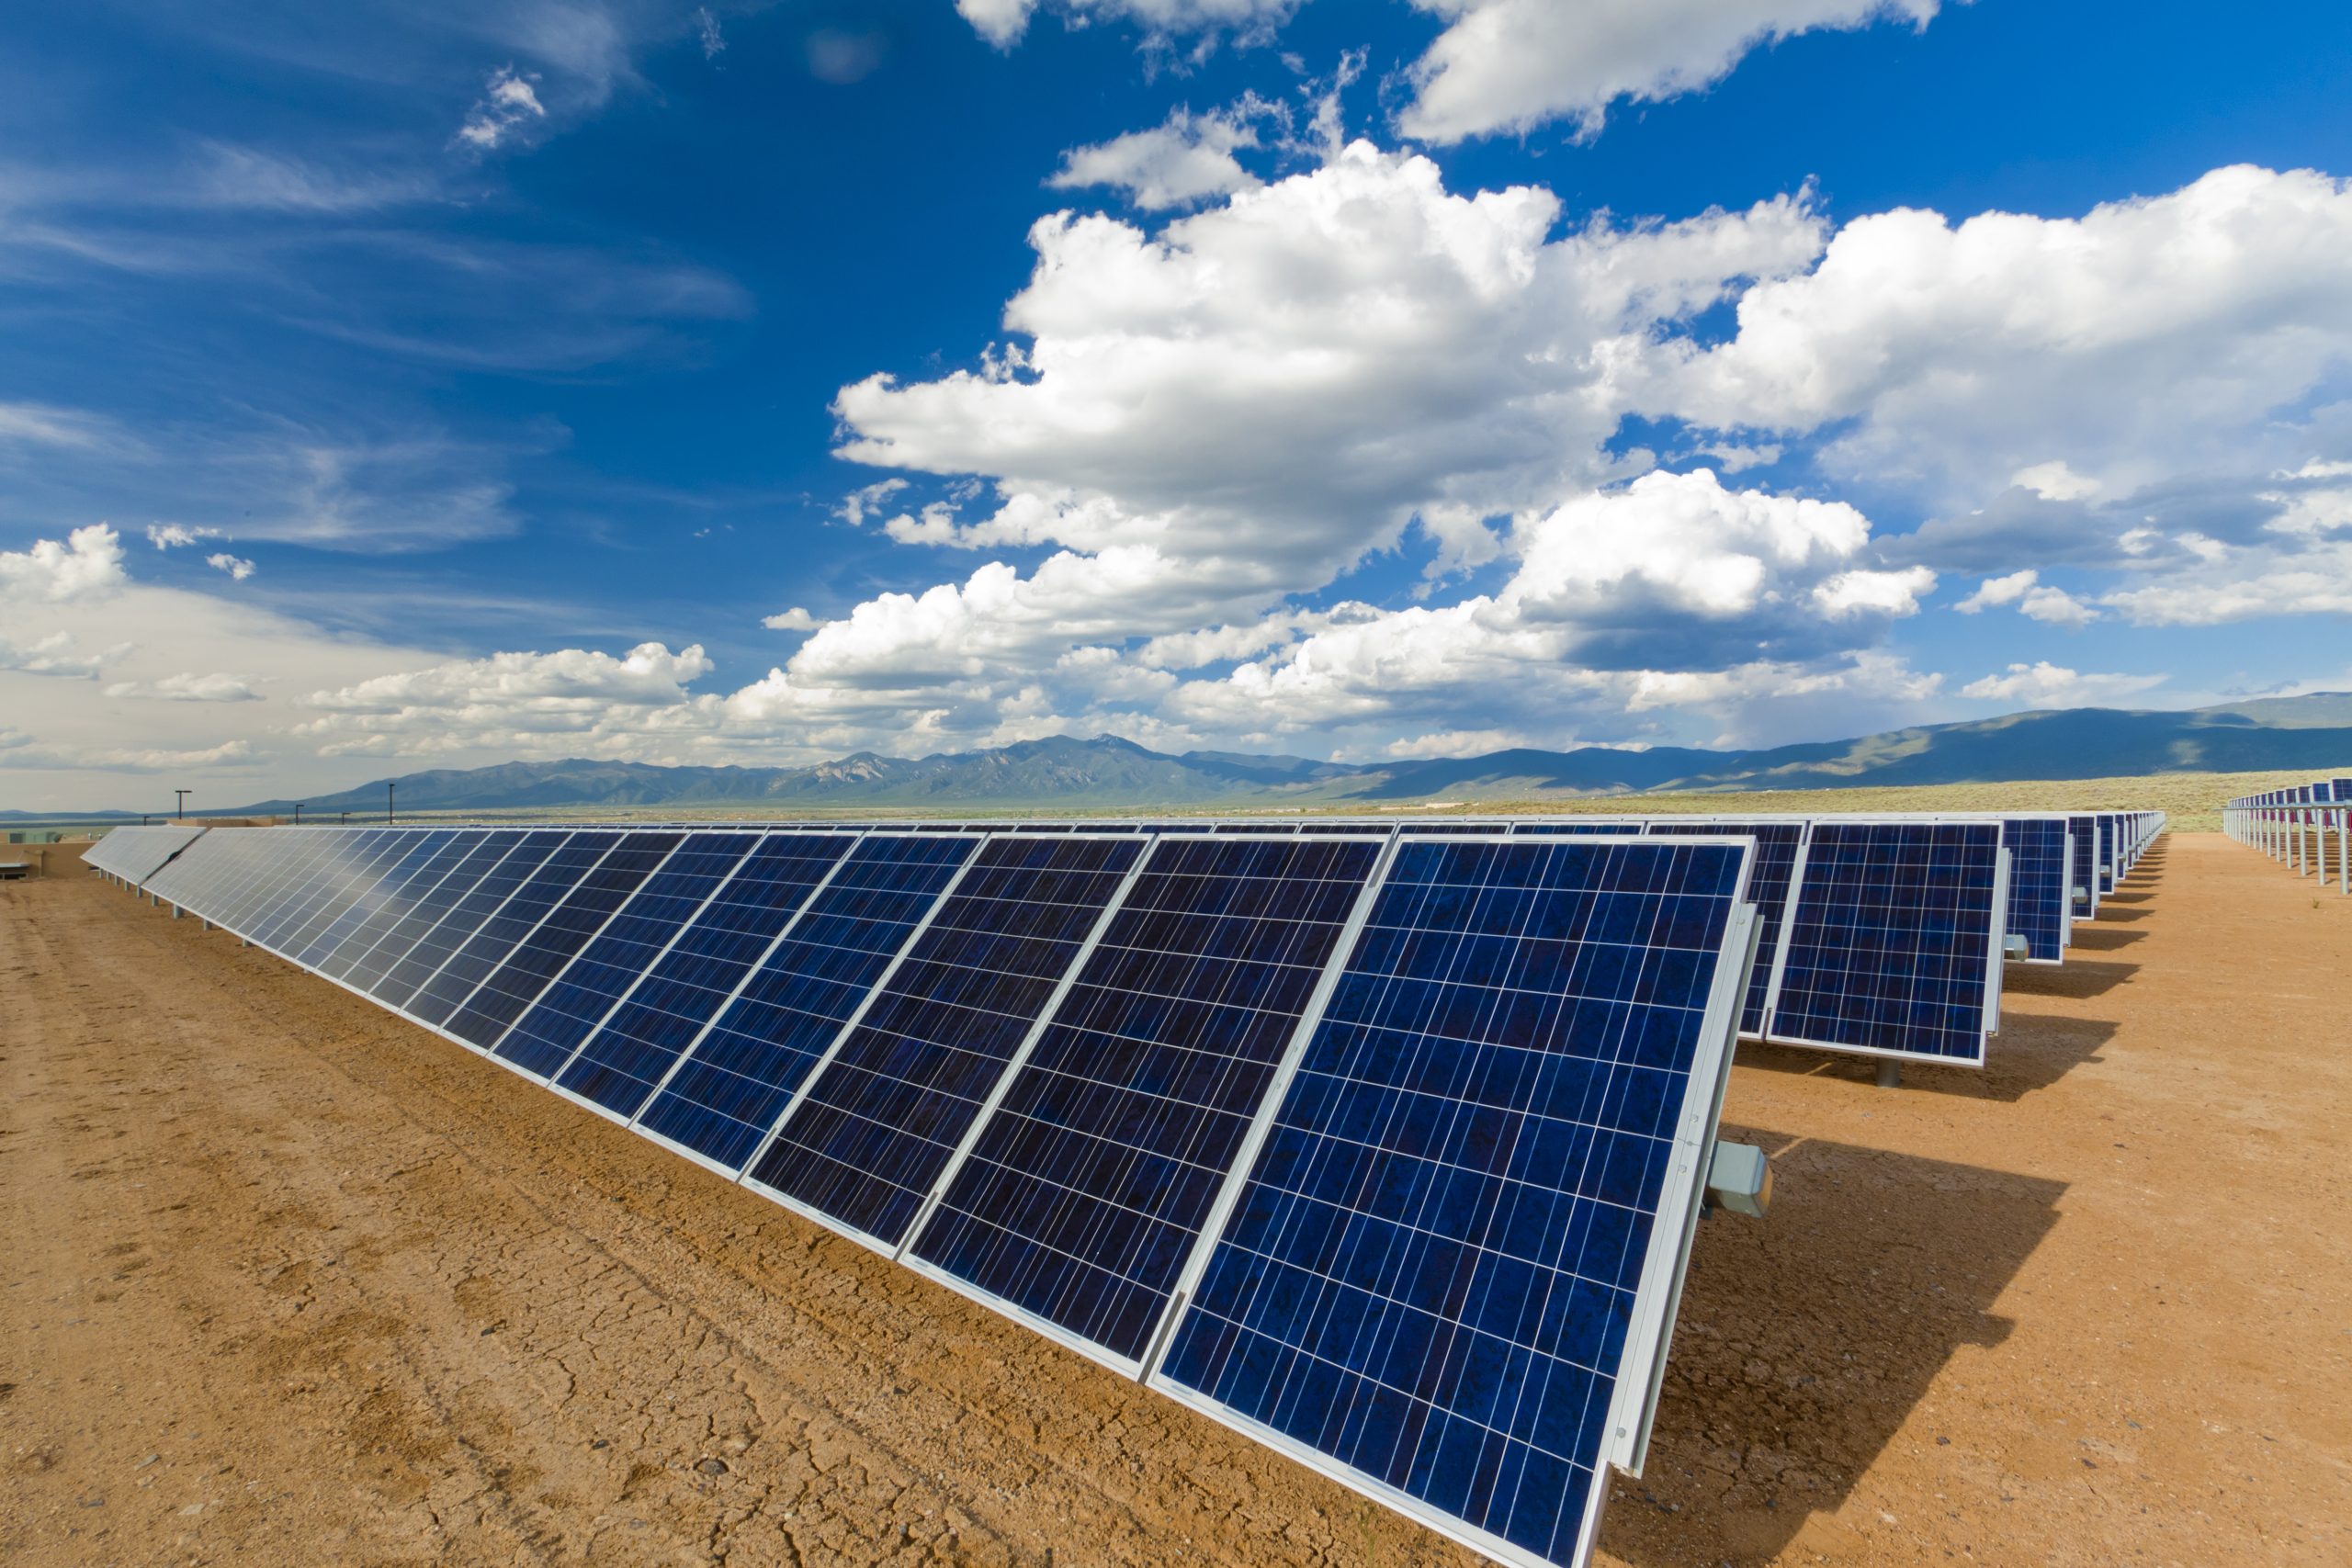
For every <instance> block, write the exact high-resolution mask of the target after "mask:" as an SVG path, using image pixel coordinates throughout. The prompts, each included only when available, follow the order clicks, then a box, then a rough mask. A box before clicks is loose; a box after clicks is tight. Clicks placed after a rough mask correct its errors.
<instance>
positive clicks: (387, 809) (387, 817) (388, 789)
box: [384, 779, 400, 828]
mask: <svg viewBox="0 0 2352 1568" xmlns="http://www.w3.org/2000/svg"><path fill="white" fill-rule="evenodd" d="M399 787H400V786H399V785H397V784H393V783H392V781H391V780H390V779H386V780H385V781H384V826H385V827H387V828H389V827H390V826H391V825H392V791H393V790H395V789H397V788H399Z"/></svg>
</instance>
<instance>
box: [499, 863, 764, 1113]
mask: <svg viewBox="0 0 2352 1568" xmlns="http://www.w3.org/2000/svg"><path fill="white" fill-rule="evenodd" d="M758 841H759V836H758V835H757V834H755V833H724V832H722V833H696V834H695V835H694V836H693V837H692V838H690V839H688V840H685V841H684V843H682V844H680V845H678V847H677V849H676V851H675V852H673V854H671V856H670V858H669V859H668V860H666V861H664V862H662V869H661V870H660V871H658V872H656V873H654V874H652V875H651V876H650V877H648V878H647V879H646V882H645V886H642V887H639V889H638V890H637V893H636V895H635V897H631V898H630V899H629V901H628V905H627V906H626V907H624V908H622V909H621V910H620V912H619V913H618V914H616V915H615V916H614V917H613V918H612V919H611V921H610V922H609V923H608V924H607V925H606V926H605V929H604V930H602V931H598V932H597V933H596V936H595V939H594V941H592V942H589V943H588V945H587V946H586V947H584V948H582V950H581V952H580V956H579V957H577V958H575V959H573V960H572V961H571V967H569V968H567V969H565V970H564V971H563V973H562V974H561V975H560V976H557V978H556V980H555V982H554V984H552V985H550V986H548V987H547V989H546V990H545V991H543V992H542V993H540V995H539V998H538V1000H537V1001H535V1002H533V1003H532V1004H531V1005H530V1007H529V1008H528V1010H526V1011H525V1012H523V1013H522V1014H521V1015H520V1016H519V1017H517V1018H516V1019H515V1026H514V1027H513V1028H511V1029H509V1030H508V1031H507V1032H506V1033H505V1034H504V1036H503V1037H502V1038H501V1039H500V1040H499V1042H498V1047H497V1050H496V1052H495V1055H497V1056H498V1058H499V1059H500V1060H501V1061H503V1062H507V1063H511V1064H512V1065H514V1066H517V1067H520V1068H522V1069H523V1070H524V1071H525V1072H526V1073H529V1074H531V1075H532V1076H533V1077H542V1078H544V1077H553V1076H554V1075H555V1074H556V1073H557V1072H559V1071H560V1069H561V1068H562V1066H563V1065H564V1064H565V1063H566V1062H568V1061H570V1060H571V1054H572V1052H573V1051H575V1050H576V1049H578V1048H579V1045H580V1043H581V1042H582V1040H585V1039H586V1038H587V1037H588V1034H589V1032H590V1031H592V1030H594V1028H595V1027H596V1025H597V1024H598V1023H600V1022H602V1021H604V1017H605V1014H606V1013H608V1012H610V1011H611V1010H612V1009H613V1004H614V1003H616V1002H617V1001H619V1000H620V999H621V998H622V997H623V996H624V995H625V994H627V992H628V989H629V987H631V986H633V985H635V984H636V983H637V980H638V976H641V975H643V974H644V973H645V972H646V970H647V969H649V968H650V967H651V966H652V964H653V961H654V959H655V958H656V957H658V956H660V954H661V953H662V950H663V949H664V948H665V947H667V946H668V945H669V943H670V941H671V939H672V938H673V937H675V936H676V935H677V934H678V933H679V931H682V930H684V927H685V924H686V922H687V921H688V920H690V919H693V918H694V916H695V911H696V910H698V909H700V908H702V906H703V901H704V900H705V899H707V898H708V897H710V896H711V895H712V894H713V893H714V892H716V891H717V890H718V887H719V886H720V885H721V884H722V883H724V882H725V881H726V880H727V878H728V875H729V874H730V873H731V872H733V871H734V869H735V868H736V866H737V865H739V864H741V862H742V859H743V857H744V855H745V854H746V853H748V852H750V850H751V848H752V845H753V844H755V843H757V842H758ZM484 988H485V989H487V988H488V987H484ZM469 1011H470V1009H469Z"/></svg>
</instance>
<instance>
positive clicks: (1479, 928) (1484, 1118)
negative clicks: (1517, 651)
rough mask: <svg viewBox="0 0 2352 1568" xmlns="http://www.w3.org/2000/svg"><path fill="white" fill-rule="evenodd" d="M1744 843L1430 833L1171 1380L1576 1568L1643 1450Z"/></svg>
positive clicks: (1308, 1059) (1260, 1426)
mask: <svg viewBox="0 0 2352 1568" xmlns="http://www.w3.org/2000/svg"><path fill="white" fill-rule="evenodd" d="M1748 856H1749V851H1748V848H1747V845H1746V844H1744V843H1741V842H1738V841H1736V840H1690V839H1684V840H1674V839H1667V838H1655V839H1645V840H1631V841H1616V842H1611V843H1598V842H1595V843H1585V842H1577V841H1573V840H1566V841H1563V840H1556V839H1546V838H1544V837H1541V836H1537V837H1532V838H1521V839H1514V840H1506V841H1474V842H1458V843H1429V842H1413V841H1408V842H1406V843H1405V844H1404V845H1403V846H1402V847H1401V848H1400V849H1399V850H1398V852H1397V860H1396V864H1395V866H1394V868H1393V869H1392V870H1391V871H1390V872H1389V874H1388V876H1387V879H1386V882H1385V886H1383V887H1382V889H1381V892H1380V896H1379V899H1378V902H1377V904H1376V906H1375V907H1374V910H1373V913H1372V916H1371V919H1370V920H1369V921H1368V923H1367V924H1366V926H1365V929H1364V931H1363V937H1362V939H1361V940H1360V941H1359V942H1357V943H1356V945H1355V950H1354V953H1353V954H1352V956H1351V958H1350V959H1349V961H1348V964H1347V966H1346V971H1345V974H1344V975H1343V976H1342V977H1341V978H1340V982H1339V985H1338V987H1337V988H1336V990H1335V991H1334V992H1333V994H1332V996H1331V999H1330V1004H1329V1010H1328V1012H1327V1013H1326V1015H1325V1017H1324V1019H1323V1021H1321V1022H1320V1023H1319V1024H1318V1025H1317V1027H1316V1028H1315V1030H1314V1032H1313V1035H1312V1037H1311V1038H1310V1039H1309V1041H1308V1042H1307V1043H1306V1048H1305V1051H1304V1054H1303V1055H1302V1056H1301V1057H1300V1059H1299V1060H1298V1063H1297V1067H1296V1074H1295V1077H1293V1078H1292V1079H1291V1080H1290V1083H1289V1085H1288V1088H1287V1090H1286V1092H1285V1093H1284V1094H1283V1099H1282V1101H1281V1109H1280V1111H1279V1113H1278V1114H1277V1115H1276V1116H1275V1117H1274V1119H1273V1122H1272V1128H1271V1132H1270V1134H1269V1135H1268V1136H1267V1137H1266V1138H1265V1141H1264V1144H1263V1146H1262V1148H1261V1150H1260V1151H1259V1152H1258V1154H1257V1156H1256V1158H1255V1161H1254V1163H1253V1164H1252V1165H1251V1166H1250V1170H1249V1176H1248V1179H1247V1183H1246V1185H1244V1186H1242V1187H1241V1188H1240V1189H1239V1192H1238V1201H1235V1202H1234V1203H1233V1206H1232V1209H1231V1217H1230V1219H1229V1221H1227V1223H1226V1224H1224V1226H1223V1230H1222V1235H1219V1236H1218V1237H1217V1239H1216V1244H1215V1247H1214V1250H1213V1251H1210V1252H1209V1253H1208V1255H1207V1258H1206V1260H1205V1267H1204V1269H1203V1271H1202V1272H1201V1273H1200V1275H1199V1281H1198V1288H1197V1292H1195V1293H1194V1294H1193V1296H1192V1298H1191V1305H1190V1307H1189V1310H1187V1311H1186V1312H1185V1313H1184V1314H1183V1316H1182V1320H1181V1321H1180V1323H1179V1324H1178V1325H1177V1327H1176V1329H1175V1332H1174V1334H1173V1336H1172V1337H1171V1339H1170V1345H1169V1348H1168V1351H1167V1354H1166V1357H1165V1359H1164V1360H1163V1361H1162V1363H1161V1365H1160V1366H1159V1370H1158V1371H1156V1372H1155V1373H1154V1375H1153V1377H1152V1380H1151V1381H1152V1384H1153V1386H1154V1387H1156V1388H1159V1389H1160V1390H1162V1391H1163V1392H1166V1393H1170V1394H1171V1395H1173V1396H1175V1397H1176V1398H1179V1399H1181V1400H1183V1401H1184V1402H1185V1403H1187V1404H1193V1405H1194V1406H1196V1407H1198V1408H1200V1409H1203V1410H1205V1411H1207V1412H1208V1413H1209V1414H1211V1415H1213V1416H1216V1417H1217V1418H1218V1419H1220V1420H1223V1421H1225V1422H1227V1423H1228V1424H1230V1425H1232V1426H1235V1427H1238V1428H1239V1429H1241V1430H1242V1431H1244V1432H1246V1433H1248V1434H1249V1435H1250V1436H1252V1437H1255V1438H1259V1439H1260V1440H1261V1441H1263V1442H1267V1443H1269V1444H1271V1445H1272V1446H1274V1447H1275V1448H1277V1449H1280V1450H1283V1451H1284V1452H1287V1453H1290V1454H1292V1455H1294V1456H1295V1457H1297V1458H1299V1459H1301V1460H1304V1461H1306V1462H1307V1463H1309V1464H1311V1465H1313V1466H1315V1467H1316V1468H1317V1469H1318V1470H1321V1471H1323V1472H1326V1473H1327V1474H1330V1475H1334V1476H1336V1477H1338V1478H1339V1479H1340V1480H1341V1481H1343V1482H1345V1483H1348V1484H1350V1485H1351V1486H1353V1487H1355V1488H1356V1489H1357V1490H1359V1491H1362V1492H1364V1493H1366V1494H1367V1495H1371V1496H1373V1497H1374V1498H1376V1499H1378V1500H1380V1501H1382V1502H1384V1503H1386V1504H1388V1505H1389V1506H1393V1507H1396V1508H1398V1509H1400V1510H1401V1511H1403V1512H1406V1513H1408V1514H1409V1515H1411V1516H1413V1517H1417V1518H1419V1519H1421V1520H1422V1521H1424V1522H1425V1523H1428V1524H1430V1525H1432V1526H1434V1527H1435V1528H1437V1529H1441V1530H1442V1531H1444V1532H1445V1533H1447V1534H1449V1535H1451V1536H1453V1537H1454V1538H1455V1539H1457V1540H1463V1541H1465V1542H1467V1543H1468V1544H1470V1545H1471V1546H1473V1547H1476V1549H1478V1550H1479V1551H1484V1552H1487V1553H1488V1554H1489V1555H1492V1556H1495V1557H1498V1558H1502V1559H1504V1560H1506V1561H1510V1562H1561V1563H1566V1562H1582V1561H1583V1560H1584V1557H1585V1555H1586V1553H1587V1552H1588V1551H1589V1549H1590V1546H1591V1542H1592V1540H1593V1539H1594V1537H1595V1536H1596V1535H1597V1534H1598V1530H1599V1523H1600V1512H1601V1508H1602V1506H1603V1504H1604V1502H1605V1501H1606V1495H1607V1490H1608V1485H1609V1482H1608V1471H1609V1466H1610V1464H1611V1463H1612V1462H1614V1463H1618V1464H1623V1465H1626V1466H1629V1467H1631V1468H1635V1469H1638V1468H1639V1465H1640V1462H1641V1458H1642V1454H1643V1450H1644V1449H1645V1447H1646V1440H1647V1433H1648V1427H1649V1417H1650V1412H1651V1410H1652V1408H1653V1407H1654V1404H1655V1400H1656V1391H1657V1379H1658V1376H1659V1374H1660V1371H1661V1369H1662V1365H1663V1360H1664V1355H1665V1342H1666V1338H1667V1336H1668V1333H1669V1332H1670V1330H1671V1325H1672V1318H1673V1314H1674V1306H1675V1302H1676V1299H1677V1297H1678V1295H1679V1281H1680V1277H1681V1263H1682V1260H1683V1258H1684V1257H1685V1256H1686V1253H1687V1248H1688V1247H1689V1245H1690V1240H1691V1232H1692V1230H1693V1229H1694V1227H1695V1225H1696V1223H1697V1219H1698V1205H1699V1198H1700V1194H1701V1190H1702V1187H1703V1184H1704V1183H1703V1178H1704V1167H1705V1162H1706V1158H1707V1155H1708V1150H1709V1148H1710V1146H1711V1145H1712V1144H1713V1136H1714V1125H1715V1119H1716V1115H1717V1112H1718V1109H1719V1106H1720V1103H1721V1096H1722V1092H1723V1083H1724V1077H1725V1070H1726V1067H1727V1064H1728V1058H1729V1054H1730V1047H1731V1035H1732V1032H1733V1027H1734V1024H1735V1014H1736V1010H1737V998H1738V997H1739V995H1740V992H1741V988H1742V987H1743V985H1744V982H1745V978H1746V974H1745V970H1746V965H1747V960H1748V954H1749V952H1750V944H1749V942H1748V915H1747V910H1746V909H1745V908H1743V907H1742V905H1741V903H1740V899H1741V897H1742V879H1743V875H1744V873H1745V870H1746V867H1747V860H1748Z"/></svg>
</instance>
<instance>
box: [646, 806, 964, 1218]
mask: <svg viewBox="0 0 2352 1568" xmlns="http://www.w3.org/2000/svg"><path fill="white" fill-rule="evenodd" d="M978 843H979V840H978V839H976V838H968V837H954V838H950V837H945V836H940V837H922V836H919V835H916V834H911V833H902V834H888V835H883V834H876V835H874V836H871V837H869V838H866V839H865V840H862V841H861V842H860V843H859V844H858V846H857V848H855V849H854V850H853V851H851V852H850V854H849V858H848V860H847V861H846V862H845V863H843V864H842V868H841V870H840V871H839V872H838V873H837V874H835V875H834V877H833V879H832V881H831V882H830V883H829V884H827V885H826V887H825V890H824V891H823V892H822V893H820V894H819V895H817V897H814V898H812V899H811V900H810V901H809V910H808V912H807V914H805V915H803V916H802V917H801V919H800V920H799V922H798V923H797V925H796V926H795V927H794V928H793V930H792V931H791V932H790V933H789V934H787V935H786V937H784V938H783V939H782V940H781V941H780V942H777V944H776V946H775V951H774V952H772V953H769V954H768V956H767V958H766V959H765V960H764V961H763V963H762V964H761V966H760V968H759V969H758V970H757V971H756V972H755V973H753V975H752V977H751V979H750V980H749V981H748V982H747V983H746V984H745V986H744V987H743V990H742V992H741V995H739V996H737V997H736V998H734V1000H733V1001H732V1002H730V1003H729V1005H728V1007H727V1009H726V1010H725V1011H724V1012H722V1013H721V1014H720V1015H719V1016H718V1020H717V1021H715V1022H714V1023H713V1024H712V1025H711V1026H710V1028H709V1029H708V1030H707V1031H706V1032H704V1034H703V1035H702V1037H701V1038H700V1039H699V1040H697V1041H696V1042H695V1044H694V1045H693V1047H692V1048H691V1049H690V1050H689V1051H688V1052H687V1054H686V1055H684V1057H683V1058H682V1059H681V1060H680V1061H679V1063H678V1065H677V1066H676V1067H675V1068H674V1069H673V1071H672V1073H671V1075H670V1078H669V1081H668V1082H667V1083H665V1084H663V1085H662V1089H661V1090H660V1091H659V1092H658V1093H656V1094H655V1095H654V1096H653V1098H652V1099H651V1100H649V1101H648V1102H647V1104H646V1107H645V1110H644V1111H642V1112H641V1113H640V1114H639V1117H638V1127H639V1130H640V1131H643V1132H647V1133H650V1134H653V1135H655V1136H657V1137H659V1138H661V1139H662V1140H663V1141H665V1142H667V1143H669V1144H670V1145H672V1146H673V1147H675V1148H677V1149H679V1150H681V1151H682V1152H684V1153H687V1154H690V1155H692V1156H694V1157H695V1158H696V1159H699V1160H703V1161H706V1162H707V1163H708V1164H710V1165H712V1166H714V1167H716V1168H718V1169H721V1170H724V1171H726V1172H727V1173H728V1174H729V1175H733V1174H735V1173H736V1172H738V1171H740V1170H741V1168H742V1166H743V1162H744V1161H745V1160H747V1159H749V1158H750V1157H751V1156H752V1151H753V1150H755V1149H756V1148H757V1147H758V1146H759V1144H760V1141H761V1140H762V1139H763V1137H764V1136H765V1135H766V1134H767V1131H768V1129H769V1128H770V1127H771V1126H773V1125H774V1124H775V1119H776V1116H777V1114H778V1113H779V1112H780V1111H783V1110H784V1106H785V1102H786V1100H789V1099H791V1098H792V1094H793V1091H794V1090H795V1089H798V1088H799V1087H800V1080H801V1077H803V1076H804V1075H805V1074H806V1073H807V1072H808V1071H809V1067H811V1066H814V1065H815V1063H816V1061H817V1058H818V1056H819V1055H821V1054H822V1053H823V1051H824V1049H825V1047H826V1046H827V1045H829V1044H831V1043H832V1039H833V1036H834V1035H835V1034H837V1033H838V1032H840V1030H841V1027H842V1024H843V1023H845V1022H847V1021H848V1020H849V1016H850V1014H851V1013H852V1012H854V1011H855V1010H856V1009H857V1006H858V1004H859V1002H861V1001H862V1000H864V999H865V994H866V992H867V991H868V990H869V989H871V988H872V987H873V985H874V982H875V980H876V978H877V977H878V976H880V975H881V973H882V971H883V969H884V968H885V967H886V966H888V964H889V962H890V960H891V959H892V958H894V957H895V956H897V954H898V952H899V949H900V948H901V947H903V946H905V945H906V942H907V939H908V937H909V936H910V935H911V934H912V933H913V931H914V930H915V928H916V926H917V925H918V924H919V923H920V922H921V921H922V919H923V917H924V916H925V915H927V914H929V913H930V912H931V909H932V908H933V906H934V905H935V904H936V903H937V902H938V899H939V895H940V893H941V892H942V891H943V890H944V888H945V887H946V886H947V885H948V884H949V883H950V882H951V881H952V880H953V879H954V878H955V876H956V874H957V873H958V872H959V871H961V870H962V869H963V866H964V864H965V863H966V862H967V860H969V859H970V858H971V854H972V851H973V850H974V848H976V847H977V846H978Z"/></svg>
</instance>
